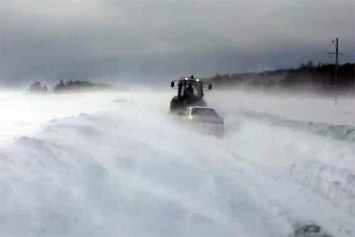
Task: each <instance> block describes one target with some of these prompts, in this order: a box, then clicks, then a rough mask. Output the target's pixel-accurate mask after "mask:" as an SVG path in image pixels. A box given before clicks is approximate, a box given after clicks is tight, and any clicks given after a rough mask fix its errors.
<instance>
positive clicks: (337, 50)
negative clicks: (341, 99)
mask: <svg viewBox="0 0 355 237" xmlns="http://www.w3.org/2000/svg"><path fill="white" fill-rule="evenodd" d="M332 43H333V44H335V53H334V52H331V53H329V54H330V55H331V54H335V87H337V85H339V81H338V70H339V54H340V55H341V56H343V54H342V53H339V39H338V38H336V39H335V40H332ZM338 89H339V88H335V91H336V92H335V93H336V94H337V90H338ZM337 103H338V99H337V95H336V96H335V98H334V105H336V104H337Z"/></svg>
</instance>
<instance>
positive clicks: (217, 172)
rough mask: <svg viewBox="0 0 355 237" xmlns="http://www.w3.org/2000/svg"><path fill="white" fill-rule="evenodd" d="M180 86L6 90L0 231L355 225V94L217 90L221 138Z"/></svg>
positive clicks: (191, 232)
mask: <svg viewBox="0 0 355 237" xmlns="http://www.w3.org/2000/svg"><path fill="white" fill-rule="evenodd" d="M174 92H175V91H158V90H143V89H140V90H139V91H134V90H132V92H121V93H88V94H78V95H74V94H71V95H64V94H63V95H42V96H39V95H38V96H33V95H24V94H20V93H10V92H6V93H0V98H1V100H0V109H1V111H2V115H1V117H0V122H1V123H0V236H275V237H276V236H292V234H293V232H294V228H295V226H299V225H304V224H307V223H315V224H317V225H320V226H322V228H323V229H324V231H325V232H327V233H328V234H330V235H332V236H355V147H354V140H353V138H354V137H353V133H352V131H353V130H352V129H354V126H355V125H354V110H355V108H354V107H353V106H352V104H353V103H354V100H353V98H343V99H339V100H338V104H337V105H336V106H335V105H334V101H333V100H330V99H325V98H315V97H314V98H308V100H307V98H305V97H301V98H300V97H297V96H295V95H292V96H289V95H288V96H285V95H281V94H279V95H277V94H274V95H269V94H257V93H252V92H248V93H246V92H240V91H234V92H231V91H228V92H221V91H216V92H213V91H211V92H209V93H206V100H207V102H208V104H209V105H210V106H213V107H214V108H215V109H216V110H217V112H219V113H220V114H221V116H222V117H223V119H224V120H225V128H226V134H225V136H224V137H222V138H217V137H213V136H209V135H204V134H201V133H198V132H195V131H190V130H188V129H187V128H186V127H185V126H184V125H183V124H181V123H180V122H179V120H178V119H177V118H176V117H174V116H172V115H171V114H169V113H168V108H169V101H170V98H171V97H172V96H173V95H174ZM300 101H302V102H303V103H300ZM3 111H6V113H3ZM305 111H306V112H305ZM334 113H336V115H335V114H334ZM309 122H312V123H309ZM339 125H340V126H339ZM344 126H345V127H344ZM320 128H321V129H320ZM327 129H328V130H329V131H331V132H326V130H327ZM320 130H321V132H320ZM335 130H341V132H334V131H335Z"/></svg>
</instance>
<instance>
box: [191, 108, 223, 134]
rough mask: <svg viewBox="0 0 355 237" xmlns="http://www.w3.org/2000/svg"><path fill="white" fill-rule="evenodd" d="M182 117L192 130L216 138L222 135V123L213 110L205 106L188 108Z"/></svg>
mask: <svg viewBox="0 0 355 237" xmlns="http://www.w3.org/2000/svg"><path fill="white" fill-rule="evenodd" d="M184 115H185V119H186V120H187V121H188V122H189V125H190V126H191V127H192V129H196V130H197V131H199V132H202V133H207V134H212V135H216V136H222V135H224V121H223V119H222V118H221V117H220V116H219V115H218V113H217V112H216V111H215V109H213V108H211V107H207V106H189V107H187V108H186V110H185V111H184Z"/></svg>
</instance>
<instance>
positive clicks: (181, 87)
mask: <svg viewBox="0 0 355 237" xmlns="http://www.w3.org/2000/svg"><path fill="white" fill-rule="evenodd" d="M171 87H172V88H176V89H177V90H178V91H177V95H176V96H175V97H173V98H172V100H171V102H170V110H171V111H174V110H181V109H185V108H186V107H187V106H191V105H200V106H206V102H205V100H204V99H203V97H204V91H203V90H204V84H203V80H201V79H199V78H194V77H193V76H191V77H190V78H188V77H182V78H180V79H179V80H174V81H172V82H171ZM208 89H209V90H211V89H212V85H211V84H210V85H209V86H208Z"/></svg>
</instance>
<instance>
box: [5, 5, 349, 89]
mask: <svg viewBox="0 0 355 237" xmlns="http://www.w3.org/2000/svg"><path fill="white" fill-rule="evenodd" d="M354 8H355V3H354V1H352V0H333V1H330V0H324V1H317V0H313V1H305V0H298V1H293V0H277V1H271V0H270V1H263V0H255V1H246V0H236V1H227V0H223V1H217V0H216V1H211V0H210V1H171V0H170V1H147V0H141V1H139V0H137V1H118V0H117V1H108V0H101V1H99V0H97V1H96V0H87V1H79V0H62V1H54V0H47V1H45V0H37V1H21V0H1V1H0V46H1V47H0V60H1V61H0V70H1V71H0V76H1V77H0V80H1V83H3V84H4V83H7V84H17V83H20V82H22V81H28V80H33V79H45V80H55V81H57V80H58V79H59V78H62V77H64V78H73V79H99V78H100V79H115V80H120V79H127V78H129V79H134V78H143V77H156V76H161V77H163V78H164V77H169V78H174V77H178V76H180V75H183V74H197V75H202V76H209V75H213V74H215V73H218V72H220V73H224V72H238V71H239V72H241V71H253V70H262V69H264V68H279V67H293V66H297V65H299V64H300V63H302V62H304V61H307V60H314V61H316V62H318V61H322V62H329V61H328V59H329V57H328V54H327V53H328V51H329V50H331V47H332V46H331V40H332V39H334V38H335V37H339V38H340V39H341V40H342V41H341V42H342V45H341V46H342V48H341V49H342V51H343V53H344V57H343V58H342V61H343V62H347V61H355V53H354V49H355V45H354V42H355V36H354V34H355V29H354V27H355V26H354V25H355V13H354Z"/></svg>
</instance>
